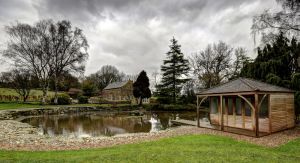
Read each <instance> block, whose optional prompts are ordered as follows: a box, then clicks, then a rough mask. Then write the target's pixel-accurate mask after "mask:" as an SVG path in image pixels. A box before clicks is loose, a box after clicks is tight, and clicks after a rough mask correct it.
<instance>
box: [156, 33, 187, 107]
mask: <svg viewBox="0 0 300 163" xmlns="http://www.w3.org/2000/svg"><path fill="white" fill-rule="evenodd" d="M170 41H171V45H170V46H169V47H170V50H169V51H168V52H167V53H166V54H167V58H166V59H165V60H164V61H163V65H162V66H161V72H162V81H161V82H162V83H161V85H160V92H161V94H163V95H165V96H171V97H172V101H173V103H176V97H177V96H178V94H179V93H180V91H181V88H182V85H183V84H184V83H186V82H187V81H188V80H189V79H188V78H187V76H188V72H189V70H190V67H189V62H188V60H187V59H185V58H184V54H183V53H182V52H181V49H180V48H181V45H179V44H178V41H177V40H176V39H175V38H174V37H173V38H172V39H171V40H170Z"/></svg>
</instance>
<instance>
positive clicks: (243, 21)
mask: <svg viewBox="0 0 300 163" xmlns="http://www.w3.org/2000/svg"><path fill="white" fill-rule="evenodd" d="M276 6H277V5H276V1H275V0H85V1H84V0H0V48H4V47H5V42H6V41H7V36H6V34H5V32H4V26H5V25H9V24H11V23H15V22H16V21H19V22H24V23H30V24H33V23H34V22H36V21H38V20H40V19H49V18H51V19H54V20H62V19H67V20H70V21H71V22H72V25H73V26H76V27H79V28H81V29H83V32H84V34H85V35H86V37H87V39H88V43H89V45H90V48H89V59H88V61H87V65H86V73H85V74H86V75H88V74H90V73H94V72H96V71H97V70H98V69H100V67H101V66H103V65H107V64H110V65H114V66H116V67H117V68H118V69H119V70H121V71H123V72H125V73H126V74H136V73H138V72H140V71H141V70H143V69H144V70H146V71H147V72H148V73H150V74H151V73H152V72H153V71H155V70H159V69H160V65H161V64H162V60H163V59H164V58H165V53H166V52H167V51H168V45H169V44H170V42H169V40H170V39H171V38H172V37H173V36H174V37H175V38H176V39H178V41H179V44H181V45H182V50H183V53H184V54H185V55H186V56H188V55H190V54H191V53H194V52H197V51H199V50H201V49H203V48H205V47H206V45H207V44H209V43H213V42H218V41H219V40H223V41H225V42H226V43H228V44H230V45H232V46H234V47H237V46H242V47H245V48H247V50H248V54H249V55H250V56H251V57H255V55H256V54H255V53H254V51H253V49H254V47H255V46H254V42H253V38H252V36H251V35H250V27H251V24H252V17H253V16H254V15H257V14H259V13H261V12H262V11H263V10H265V9H268V8H275V7H276ZM0 67H1V71H5V70H6V69H7V67H8V66H5V64H1V66H0Z"/></svg>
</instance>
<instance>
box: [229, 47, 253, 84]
mask: <svg viewBox="0 0 300 163" xmlns="http://www.w3.org/2000/svg"><path fill="white" fill-rule="evenodd" d="M234 57H235V61H234V62H233V65H232V68H231V69H232V70H231V73H230V77H229V78H230V79H234V78H237V77H239V76H240V73H241V69H242V68H243V67H244V65H245V64H246V63H248V62H250V61H251V59H250V58H249V57H248V56H247V51H246V49H245V48H242V47H238V48H236V49H235V50H234Z"/></svg>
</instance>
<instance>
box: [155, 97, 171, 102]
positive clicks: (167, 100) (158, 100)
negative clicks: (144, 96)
mask: <svg viewBox="0 0 300 163" xmlns="http://www.w3.org/2000/svg"><path fill="white" fill-rule="evenodd" d="M157 102H158V103H160V104H171V103H172V99H171V98H170V97H158V98H157Z"/></svg>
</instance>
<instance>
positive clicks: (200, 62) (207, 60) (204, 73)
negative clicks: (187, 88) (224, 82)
mask: <svg viewBox="0 0 300 163" xmlns="http://www.w3.org/2000/svg"><path fill="white" fill-rule="evenodd" d="M214 55H215V54H214V52H213V49H212V46H211V45H210V44H209V45H207V47H206V49H205V50H204V51H201V52H199V53H196V54H194V55H192V57H190V58H189V60H190V64H191V67H192V71H193V73H194V74H195V75H196V76H197V78H198V79H199V81H201V84H202V85H203V87H204V88H210V87H211V86H213V85H214V74H213V62H214V58H215V56H214Z"/></svg>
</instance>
